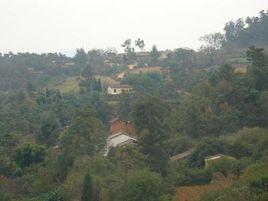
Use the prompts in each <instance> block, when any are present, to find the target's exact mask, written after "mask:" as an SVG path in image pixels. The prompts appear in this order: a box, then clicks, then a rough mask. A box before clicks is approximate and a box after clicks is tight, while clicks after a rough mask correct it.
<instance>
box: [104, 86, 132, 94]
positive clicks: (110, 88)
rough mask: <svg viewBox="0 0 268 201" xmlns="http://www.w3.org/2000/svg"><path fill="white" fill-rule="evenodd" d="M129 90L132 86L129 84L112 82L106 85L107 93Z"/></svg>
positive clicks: (119, 92) (127, 91)
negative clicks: (112, 83)
mask: <svg viewBox="0 0 268 201" xmlns="http://www.w3.org/2000/svg"><path fill="white" fill-rule="evenodd" d="M131 90H132V87H131V86H129V85H120V84H114V85H110V86H108V88H107V93H108V95H119V94H122V93H129V92H130V91H131Z"/></svg>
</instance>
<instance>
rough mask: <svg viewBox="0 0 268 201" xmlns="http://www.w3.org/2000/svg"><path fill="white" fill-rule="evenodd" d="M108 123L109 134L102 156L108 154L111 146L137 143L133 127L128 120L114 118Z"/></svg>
mask: <svg viewBox="0 0 268 201" xmlns="http://www.w3.org/2000/svg"><path fill="white" fill-rule="evenodd" d="M109 123H110V129H109V135H108V137H107V139H106V148H105V151H104V156H107V155H108V153H109V151H110V149H111V148H117V147H122V146H125V145H129V144H137V143H138V140H137V137H136V133H135V128H134V126H133V125H132V124H131V123H130V122H129V121H123V120H121V119H119V118H114V119H112V120H111V121H110V122H109Z"/></svg>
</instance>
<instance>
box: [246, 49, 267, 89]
mask: <svg viewBox="0 0 268 201" xmlns="http://www.w3.org/2000/svg"><path fill="white" fill-rule="evenodd" d="M247 57H248V59H249V61H250V62H251V64H252V65H251V67H250V69H249V73H250V76H251V77H252V79H253V82H254V86H255V88H256V89H257V90H264V89H268V64H267V63H268V62H267V60H266V58H265V55H264V52H263V49H262V48H256V47H250V48H249V50H248V51H247Z"/></svg>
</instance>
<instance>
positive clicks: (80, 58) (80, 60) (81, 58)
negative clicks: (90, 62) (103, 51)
mask: <svg viewBox="0 0 268 201" xmlns="http://www.w3.org/2000/svg"><path fill="white" fill-rule="evenodd" d="M74 61H75V63H77V64H78V65H80V66H82V67H83V66H85V65H86V63H87V54H86V52H85V50H84V49H82V48H81V49H77V50H76V54H75V56H74Z"/></svg>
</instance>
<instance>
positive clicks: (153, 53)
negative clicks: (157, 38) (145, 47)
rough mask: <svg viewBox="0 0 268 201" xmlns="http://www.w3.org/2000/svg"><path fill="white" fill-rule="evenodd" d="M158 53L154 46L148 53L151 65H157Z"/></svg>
mask: <svg viewBox="0 0 268 201" xmlns="http://www.w3.org/2000/svg"><path fill="white" fill-rule="evenodd" d="M160 55H161V54H160V52H159V51H158V50H157V47H156V45H153V47H152V50H151V51H150V57H151V61H152V64H158V58H159V57H160Z"/></svg>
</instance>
